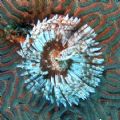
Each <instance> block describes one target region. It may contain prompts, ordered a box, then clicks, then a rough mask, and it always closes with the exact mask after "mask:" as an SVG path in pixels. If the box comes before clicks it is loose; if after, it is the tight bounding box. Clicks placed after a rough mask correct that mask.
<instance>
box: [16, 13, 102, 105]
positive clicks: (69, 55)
mask: <svg viewBox="0 0 120 120" xmlns="http://www.w3.org/2000/svg"><path fill="white" fill-rule="evenodd" d="M80 22H81V20H80V19H78V18H77V17H69V15H66V16H61V15H55V16H53V17H52V18H50V19H48V20H47V19H46V18H45V19H44V20H43V21H42V22H40V21H39V20H38V23H37V25H34V27H33V29H32V31H30V35H27V37H26V40H25V42H23V43H21V50H19V51H17V52H18V54H19V55H20V56H21V57H22V58H23V61H22V63H20V64H19V65H18V66H17V67H18V68H22V69H23V70H24V71H25V72H23V73H22V74H21V76H25V78H27V79H25V84H27V85H26V88H27V89H28V90H30V91H31V92H33V93H34V94H39V93H41V92H42V94H43V96H44V97H45V98H46V99H47V100H49V101H51V102H52V103H54V102H56V103H57V105H58V106H59V105H60V104H63V105H64V106H65V107H66V106H67V105H73V104H76V105H78V104H79V101H80V99H83V100H85V99H86V98H88V97H89V95H90V93H94V92H95V88H96V86H98V85H99V82H100V80H101V76H102V74H103V71H104V66H103V62H104V59H103V58H102V52H101V47H100V46H99V42H96V41H95V40H94V38H95V37H96V36H97V34H96V33H95V31H94V29H92V28H91V27H90V26H89V25H87V24H85V25H83V26H82V27H80V28H79V29H78V30H75V27H76V26H77V25H78V23H80ZM26 76H27V77H26Z"/></svg>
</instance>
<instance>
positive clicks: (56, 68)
mask: <svg viewBox="0 0 120 120" xmlns="http://www.w3.org/2000/svg"><path fill="white" fill-rule="evenodd" d="M64 49H65V47H63V46H62V44H61V42H60V41H55V40H52V41H50V42H48V43H47V44H46V45H45V46H44V51H43V53H42V57H41V69H42V70H43V71H48V76H54V75H56V74H61V75H66V74H67V70H68V69H69V67H70V63H71V61H70V60H68V61H59V60H57V59H56V58H59V56H60V53H61V51H62V50H64Z"/></svg>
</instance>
